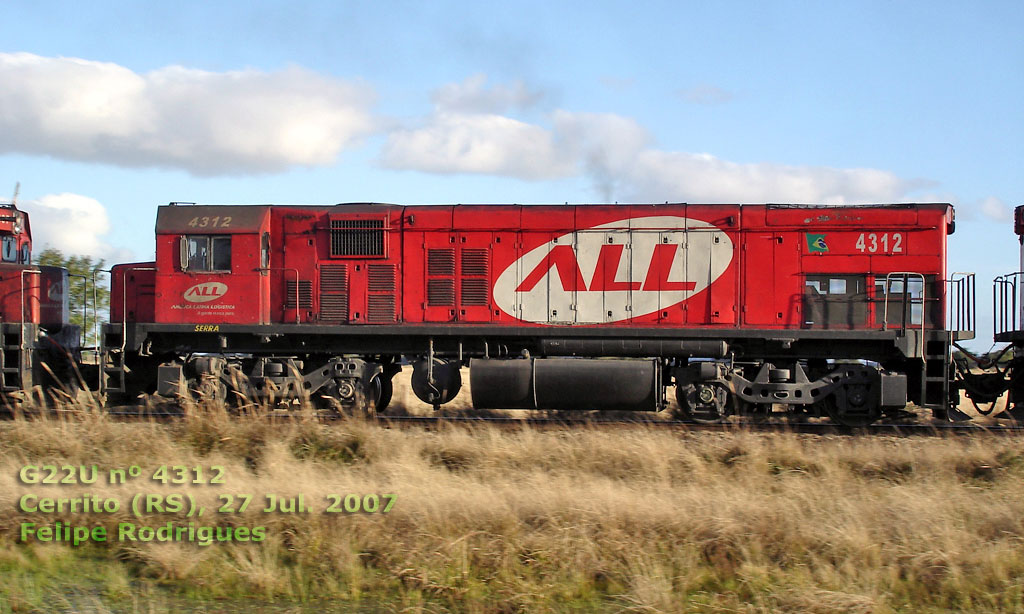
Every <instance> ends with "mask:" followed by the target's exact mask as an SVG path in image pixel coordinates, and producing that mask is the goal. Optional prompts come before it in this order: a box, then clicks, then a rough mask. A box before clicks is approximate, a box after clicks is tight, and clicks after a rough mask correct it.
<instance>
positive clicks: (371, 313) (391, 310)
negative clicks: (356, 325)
mask: <svg viewBox="0 0 1024 614" xmlns="http://www.w3.org/2000/svg"><path fill="white" fill-rule="evenodd" d="M366 321H367V322H394V321H395V295H394V294H370V295H368V296H367V297H366Z"/></svg>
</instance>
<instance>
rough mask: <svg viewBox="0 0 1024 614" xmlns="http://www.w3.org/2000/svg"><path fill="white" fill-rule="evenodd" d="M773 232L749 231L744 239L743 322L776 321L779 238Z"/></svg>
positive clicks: (752, 324)
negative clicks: (776, 256) (776, 264)
mask: <svg viewBox="0 0 1024 614" xmlns="http://www.w3.org/2000/svg"><path fill="white" fill-rule="evenodd" d="M775 237H776V235H775V233H773V232H748V233H746V236H745V237H744V241H743V289H742V296H743V302H742V304H741V306H740V312H741V313H742V317H743V323H744V324H746V325H748V326H758V325H766V324H775V323H776V317H775V272H776V267H775V240H776V238H775Z"/></svg>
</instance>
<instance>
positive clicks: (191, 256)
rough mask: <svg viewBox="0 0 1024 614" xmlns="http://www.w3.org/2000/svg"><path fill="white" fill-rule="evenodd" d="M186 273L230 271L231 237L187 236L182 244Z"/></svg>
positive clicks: (183, 265) (183, 263)
mask: <svg viewBox="0 0 1024 614" xmlns="http://www.w3.org/2000/svg"><path fill="white" fill-rule="evenodd" d="M182 243H183V244H182V246H183V247H184V250H183V253H182V268H183V269H184V270H186V271H228V272H230V271H231V235H224V236H216V235H188V236H186V237H184V240H183V242H182Z"/></svg>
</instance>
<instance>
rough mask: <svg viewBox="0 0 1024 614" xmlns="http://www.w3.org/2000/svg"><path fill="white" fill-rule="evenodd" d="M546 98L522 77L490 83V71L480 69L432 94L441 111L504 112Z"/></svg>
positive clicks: (533, 103)
mask: <svg viewBox="0 0 1024 614" xmlns="http://www.w3.org/2000/svg"><path fill="white" fill-rule="evenodd" d="M543 98H544V94H543V93H542V92H540V91H538V90H531V89H530V88H528V87H527V86H526V84H525V83H523V82H522V81H514V82H513V83H511V84H509V85H494V86H492V87H487V75H485V74H483V73H478V74H475V75H472V76H470V77H467V78H466V80H465V81H463V82H462V83H448V84H445V85H443V86H441V87H439V88H437V89H436V90H435V91H434V93H433V94H432V95H431V99H432V100H433V102H434V106H435V107H436V108H437V110H438V111H439V112H442V113H502V112H504V111H506V110H508V109H525V108H528V107H532V106H534V105H536V104H537V103H538V102H540V101H541V100H542V99H543Z"/></svg>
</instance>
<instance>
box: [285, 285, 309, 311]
mask: <svg viewBox="0 0 1024 614" xmlns="http://www.w3.org/2000/svg"><path fill="white" fill-rule="evenodd" d="M295 295H296V292H295V281H294V280H292V281H288V282H286V283H285V297H284V308H285V309H295V298H296V296H295ZM298 299H299V305H298V306H299V309H312V308H313V282H311V281H309V280H306V279H302V280H299V291H298Z"/></svg>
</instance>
